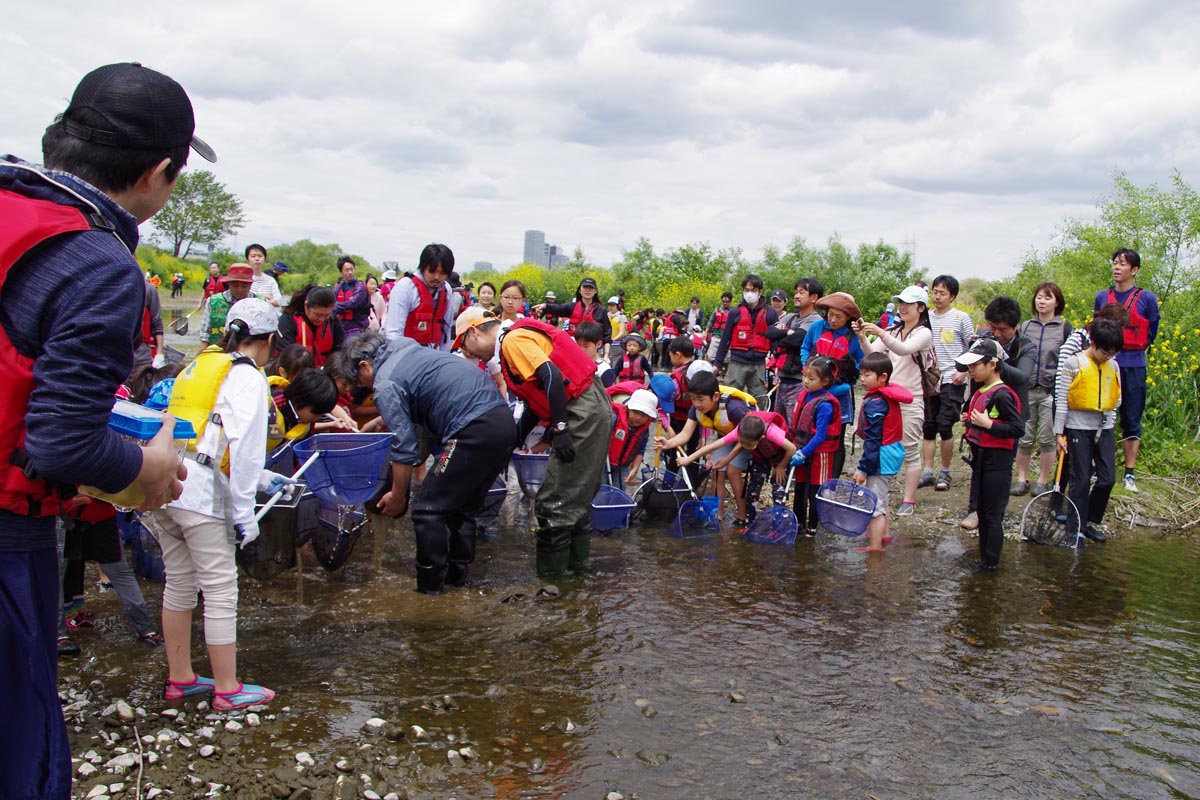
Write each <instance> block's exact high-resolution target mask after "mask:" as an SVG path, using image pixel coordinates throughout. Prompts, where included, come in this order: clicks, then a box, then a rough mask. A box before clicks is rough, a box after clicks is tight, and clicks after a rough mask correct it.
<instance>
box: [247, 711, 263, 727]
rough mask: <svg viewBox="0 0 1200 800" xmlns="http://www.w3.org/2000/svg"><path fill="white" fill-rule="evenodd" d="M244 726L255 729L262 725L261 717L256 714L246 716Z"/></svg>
mask: <svg viewBox="0 0 1200 800" xmlns="http://www.w3.org/2000/svg"><path fill="white" fill-rule="evenodd" d="M246 724H247V725H249V726H250V727H251V728H257V727H258V726H259V725H262V717H260V716H258V714H247V715H246Z"/></svg>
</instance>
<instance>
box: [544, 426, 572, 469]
mask: <svg viewBox="0 0 1200 800" xmlns="http://www.w3.org/2000/svg"><path fill="white" fill-rule="evenodd" d="M550 445H551V446H552V447H553V448H554V453H555V455H557V456H558V457H559V458H561V459H562V460H563V461H565V462H566V463H568V464H570V463H571V462H572V461H574V460H575V444H574V443H573V442H572V441H571V432H570V431H566V430H564V431H555V433H554V436H553V437H551V439H550Z"/></svg>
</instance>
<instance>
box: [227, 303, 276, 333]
mask: <svg viewBox="0 0 1200 800" xmlns="http://www.w3.org/2000/svg"><path fill="white" fill-rule="evenodd" d="M237 319H240V320H241V321H242V322H244V323H246V325H247V326H249V328H250V335H252V336H253V335H254V334H259V333H274V332H275V331H276V330H277V329H278V328H279V314H277V313H275V308H274V307H273V306H272V305H271V304H270V303H268V302H267V301H266V300H263V299H262V298H260V297H247V298H245V299H242V300H238V301H237V302H236V303H234V304H233V305H232V306H230V307H229V314H228V316H226V318H225V320H226V321H225V330H229V323H231V322H233V321H234V320H237Z"/></svg>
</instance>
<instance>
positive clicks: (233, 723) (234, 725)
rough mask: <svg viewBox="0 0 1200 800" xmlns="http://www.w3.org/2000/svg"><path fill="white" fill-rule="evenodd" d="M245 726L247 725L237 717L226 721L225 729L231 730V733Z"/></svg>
mask: <svg viewBox="0 0 1200 800" xmlns="http://www.w3.org/2000/svg"><path fill="white" fill-rule="evenodd" d="M244 727H245V726H244V725H242V723H240V722H238V721H237V720H236V719H231V720H229V721H228V722H226V723H225V730H227V731H229V732H230V733H237V732H238V731H240V730H241V729H242V728H244Z"/></svg>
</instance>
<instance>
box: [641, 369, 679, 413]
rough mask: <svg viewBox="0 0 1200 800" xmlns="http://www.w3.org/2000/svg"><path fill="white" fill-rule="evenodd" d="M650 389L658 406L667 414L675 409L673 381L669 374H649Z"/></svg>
mask: <svg viewBox="0 0 1200 800" xmlns="http://www.w3.org/2000/svg"><path fill="white" fill-rule="evenodd" d="M650 391H652V392H654V394H655V396H656V397H658V406H659V408H661V409H662V410H663V411H665V412H667V413H668V414H670V413H672V412H674V411H675V381H674V380H672V378H671V376H670V375H667V374H665V373H662V372H660V373H658V374H657V375H651V376H650ZM635 394H636V392H635Z"/></svg>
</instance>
